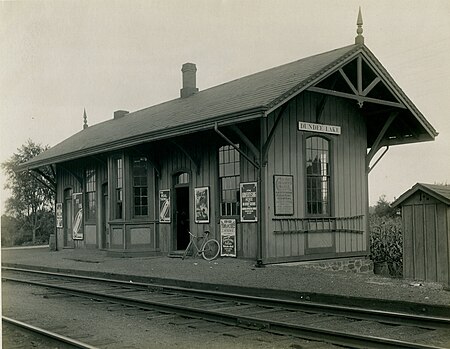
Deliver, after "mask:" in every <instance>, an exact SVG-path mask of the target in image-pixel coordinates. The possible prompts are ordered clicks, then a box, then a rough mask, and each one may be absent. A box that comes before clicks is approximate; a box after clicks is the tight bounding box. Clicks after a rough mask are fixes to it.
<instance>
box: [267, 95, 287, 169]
mask: <svg viewBox="0 0 450 349" xmlns="http://www.w3.org/2000/svg"><path fill="white" fill-rule="evenodd" d="M288 105H289V103H286V104H283V105H282V106H281V108H280V110H279V111H278V114H277V116H276V119H275V122H274V124H273V126H272V128H271V129H270V132H269V135H268V136H267V139H266V141H265V143H264V145H263V147H262V154H261V155H262V163H263V164H267V154H268V150H269V148H270V144H271V143H272V141H273V136H274V135H275V130H276V129H277V126H278V124H279V123H280V120H281V117H282V115H283V113H284V112H285V110H286V109H287V107H288Z"/></svg>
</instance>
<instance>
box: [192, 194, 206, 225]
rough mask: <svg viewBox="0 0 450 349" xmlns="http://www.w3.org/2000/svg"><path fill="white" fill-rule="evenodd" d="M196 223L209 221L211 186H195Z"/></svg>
mask: <svg viewBox="0 0 450 349" xmlns="http://www.w3.org/2000/svg"><path fill="white" fill-rule="evenodd" d="M194 192H195V201H194V202H195V223H209V187H202V188H195V189H194Z"/></svg>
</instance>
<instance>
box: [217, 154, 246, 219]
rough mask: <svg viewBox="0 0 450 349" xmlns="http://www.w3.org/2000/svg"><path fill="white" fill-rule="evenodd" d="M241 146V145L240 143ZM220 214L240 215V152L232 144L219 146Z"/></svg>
mask: <svg viewBox="0 0 450 349" xmlns="http://www.w3.org/2000/svg"><path fill="white" fill-rule="evenodd" d="M238 146H239V145H238ZM219 180H220V214H221V215H222V216H237V215H239V201H240V197H239V184H240V181H241V180H240V161H239V152H238V151H237V150H236V149H235V148H234V147H232V146H231V145H224V146H222V147H220V148H219Z"/></svg>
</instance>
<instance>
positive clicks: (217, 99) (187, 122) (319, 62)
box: [21, 45, 437, 169]
mask: <svg viewBox="0 0 450 349" xmlns="http://www.w3.org/2000/svg"><path fill="white" fill-rule="evenodd" d="M358 54H365V55H366V56H368V57H369V59H373V60H374V61H375V62H374V64H377V65H379V66H380V67H381V64H380V63H379V62H378V61H377V60H376V58H375V57H374V56H373V55H372V54H371V53H370V51H369V50H368V49H367V48H366V47H365V46H364V45H349V46H345V47H342V48H339V49H335V50H332V51H328V52H325V53H322V54H318V55H314V56H311V57H307V58H304V59H301V60H298V61H295V62H291V63H288V64H284V65H281V66H278V67H275V68H272V69H268V70H265V71H262V72H259V73H256V74H252V75H249V76H245V77H242V78H240V79H236V80H233V81H230V82H227V83H224V84H222V85H218V86H215V87H212V88H209V89H206V90H203V91H200V92H198V93H196V94H194V95H192V96H190V97H186V98H177V99H174V100H171V101H168V102H165V103H162V104H158V105H155V106H152V107H149V108H145V109H142V110H139V111H136V112H132V113H129V114H127V115H126V116H124V117H122V118H120V119H117V120H108V121H105V122H102V123H99V124H97V125H93V126H90V127H88V128H86V129H84V130H82V131H80V132H78V133H76V134H75V135H73V136H71V137H69V138H67V139H66V140H64V141H62V142H61V143H59V144H57V145H55V146H54V147H52V148H50V149H49V150H47V151H45V152H43V153H41V154H39V155H38V156H36V157H35V158H33V159H31V160H30V161H28V162H27V163H25V164H23V165H22V166H21V169H35V168H38V167H41V166H45V165H50V164H54V163H59V162H63V161H67V160H71V159H76V158H81V157H85V156H89V155H94V154H98V153H101V152H105V151H112V150H116V149H121V148H124V147H128V146H132V145H136V144H140V143H144V142H149V141H154V140H157V139H162V138H168V137H174V136H178V135H182V134H186V133H191V132H194V131H200V130H205V129H212V127H214V123H215V122H219V123H220V124H222V125H225V124H228V123H235V122H237V121H244V120H250V119H255V118H259V117H262V116H266V115H267V114H268V112H270V111H272V110H273V109H274V108H276V107H277V106H278V105H280V104H282V103H284V102H286V101H287V100H289V99H290V98H292V97H293V96H295V95H296V94H298V93H300V92H302V91H304V90H305V89H306V88H307V87H309V86H311V85H312V84H313V83H317V81H320V79H323V78H325V77H326V76H328V75H329V74H330V73H331V72H333V71H335V70H336V69H338V68H339V67H340V66H341V65H342V64H345V63H346V62H348V61H349V60H350V59H353V58H354V57H356V56H357V55H358ZM383 72H384V73H385V74H386V79H390V80H392V78H391V77H390V76H389V74H388V73H387V72H386V71H385V70H384V71H383ZM392 82H393V80H392ZM393 84H394V85H395V82H393ZM395 88H398V86H397V85H395ZM398 90H399V92H398V93H399V94H402V96H404V94H403V92H402V91H401V89H400V88H398ZM404 97H405V100H406V105H407V109H408V110H409V111H410V112H411V114H412V116H413V118H414V119H415V120H417V121H419V122H420V124H421V125H423V129H424V133H425V134H426V135H427V137H428V138H429V139H428V140H432V139H434V136H436V135H437V133H436V131H435V130H434V128H433V127H432V126H431V125H430V124H429V123H428V122H427V120H426V119H425V118H424V117H423V115H422V114H420V112H419V111H418V110H417V108H415V106H414V105H413V104H412V102H411V101H409V99H407V97H406V96H404Z"/></svg>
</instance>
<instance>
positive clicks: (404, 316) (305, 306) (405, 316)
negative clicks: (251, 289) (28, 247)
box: [2, 267, 450, 329]
mask: <svg viewBox="0 0 450 349" xmlns="http://www.w3.org/2000/svg"><path fill="white" fill-rule="evenodd" d="M2 269H5V270H11V271H20V272H27V273H33V274H38V275H51V276H57V277H65V278H71V279H78V280H89V281H100V282H105V283H115V284H118V285H123V286H134V287H142V288H145V289H149V288H152V289H157V290H169V291H176V292H180V293H185V294H198V295H202V296H206V297H217V298H219V299H229V300H233V301H238V302H250V303H252V304H260V305H266V306H278V307H286V308H289V309H295V310H303V311H314V312H322V313H327V314H330V315H342V316H346V317H351V318H355V319H359V320H370V321H383V322H389V323H392V324H396V325H413V326H420V327H422V328H431V329H437V328H445V329H447V328H450V318H444V317H437V316H427V315H417V314H409V313H403V312H393V311H385V310H377V309H365V308H358V307H350V306H341V305H334V304H323V303H317V302H309V301H297V300H286V299H279V298H269V297H258V296H250V295H243V294H238V293H228V292H221V291H211V290H201V289H193V288H185V287H180V286H166V285H161V284H151V283H143V282H133V281H123V280H112V279H106V278H98V277H91V276H82V275H71V274H64V273H53V272H46V271H39V270H29V269H21V268H11V267H3V268H2Z"/></svg>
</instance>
